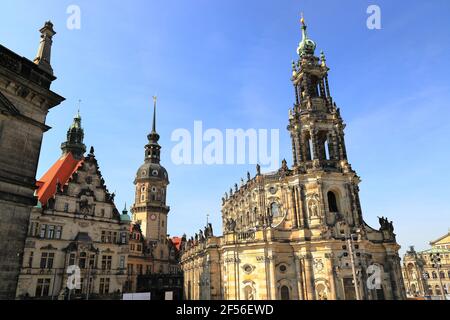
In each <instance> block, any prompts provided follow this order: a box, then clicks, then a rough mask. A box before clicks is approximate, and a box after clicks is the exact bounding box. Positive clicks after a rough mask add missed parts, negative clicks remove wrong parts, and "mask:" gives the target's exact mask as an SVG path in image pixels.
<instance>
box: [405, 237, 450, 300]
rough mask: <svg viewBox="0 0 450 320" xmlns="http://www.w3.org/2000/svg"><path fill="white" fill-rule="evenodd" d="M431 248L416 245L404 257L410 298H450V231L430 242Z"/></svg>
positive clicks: (407, 290)
mask: <svg viewBox="0 0 450 320" xmlns="http://www.w3.org/2000/svg"><path fill="white" fill-rule="evenodd" d="M430 245H431V249H428V250H424V251H420V252H417V251H416V250H414V247H410V249H409V250H408V251H407V252H406V254H405V255H404V257H403V279H404V281H405V287H406V293H407V295H408V298H414V299H418V298H427V299H447V300H448V299H450V232H449V233H447V234H446V235H444V236H442V237H440V238H439V239H437V240H435V241H431V242H430ZM445 296H446V297H445Z"/></svg>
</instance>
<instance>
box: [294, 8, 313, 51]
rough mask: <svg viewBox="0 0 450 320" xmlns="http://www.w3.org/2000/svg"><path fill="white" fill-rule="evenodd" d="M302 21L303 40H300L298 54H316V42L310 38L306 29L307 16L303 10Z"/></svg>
mask: <svg viewBox="0 0 450 320" xmlns="http://www.w3.org/2000/svg"><path fill="white" fill-rule="evenodd" d="M300 22H301V24H302V41H300V43H299V45H298V48H297V54H298V55H299V56H301V57H302V56H304V55H314V50H315V49H316V43H315V42H314V41H313V40H311V39H309V38H308V33H307V32H306V29H307V28H308V26H307V25H306V22H305V18H304V16H303V12H302V13H301V19H300Z"/></svg>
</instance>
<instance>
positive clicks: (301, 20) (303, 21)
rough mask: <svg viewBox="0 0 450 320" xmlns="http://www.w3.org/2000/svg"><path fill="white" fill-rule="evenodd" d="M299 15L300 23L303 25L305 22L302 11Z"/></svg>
mask: <svg viewBox="0 0 450 320" xmlns="http://www.w3.org/2000/svg"><path fill="white" fill-rule="evenodd" d="M300 16H301V19H300V22H301V23H302V25H304V26H305V25H306V24H305V17H304V16H303V12H301V13H300Z"/></svg>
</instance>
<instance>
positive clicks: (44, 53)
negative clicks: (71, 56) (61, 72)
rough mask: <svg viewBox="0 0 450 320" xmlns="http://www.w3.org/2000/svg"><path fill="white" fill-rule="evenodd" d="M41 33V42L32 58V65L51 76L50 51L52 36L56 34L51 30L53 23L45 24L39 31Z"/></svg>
mask: <svg viewBox="0 0 450 320" xmlns="http://www.w3.org/2000/svg"><path fill="white" fill-rule="evenodd" d="M39 32H40V33H41V42H40V43H39V49H38V52H37V55H36V58H34V63H35V64H37V65H38V66H39V67H40V68H41V69H43V70H45V71H47V72H48V73H50V74H53V69H52V66H51V65H50V57H51V51H52V43H53V40H52V38H53V36H54V35H55V34H56V32H55V30H53V23H51V21H47V22H45V25H44V26H43V27H42V28H41V29H40V30H39Z"/></svg>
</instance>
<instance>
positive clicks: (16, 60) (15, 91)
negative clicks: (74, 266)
mask: <svg viewBox="0 0 450 320" xmlns="http://www.w3.org/2000/svg"><path fill="white" fill-rule="evenodd" d="M40 33H41V42H40V45H39V50H38V54H37V56H36V58H35V59H34V61H30V60H28V59H26V58H24V57H22V56H20V55H18V54H16V53H14V52H12V51H11V50H9V49H7V48H5V47H4V46H2V45H0V150H1V152H0V163H1V164H2V165H1V166H0V299H14V297H15V292H16V286H17V280H18V276H19V272H20V266H21V261H22V258H23V250H24V244H25V238H26V236H27V224H28V219H29V218H30V214H31V210H32V207H33V206H35V205H36V198H35V197H34V191H35V185H36V180H35V179H36V169H37V163H38V159H39V154H40V150H41V142H42V136H43V134H44V132H46V131H47V130H49V129H50V128H49V127H48V126H47V125H46V124H45V119H46V116H47V114H48V111H49V110H50V109H51V108H53V107H55V106H57V105H59V104H60V103H61V102H62V101H64V98H63V97H61V96H59V95H58V94H56V93H54V92H53V91H51V90H50V86H51V84H52V82H53V81H54V80H55V79H56V77H55V76H54V75H53V69H52V67H51V64H50V57H51V46H52V41H53V40H52V38H53V36H54V35H55V31H54V30H53V24H52V23H51V22H49V21H48V22H46V23H45V25H44V27H43V28H41V30H40Z"/></svg>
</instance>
